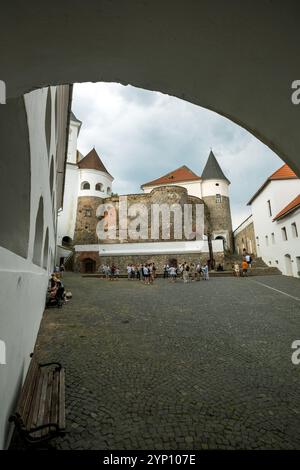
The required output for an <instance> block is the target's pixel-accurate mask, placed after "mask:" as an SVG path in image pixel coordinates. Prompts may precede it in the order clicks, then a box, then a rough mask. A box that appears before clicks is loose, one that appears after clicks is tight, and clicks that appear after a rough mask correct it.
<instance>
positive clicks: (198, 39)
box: [0, 0, 300, 175]
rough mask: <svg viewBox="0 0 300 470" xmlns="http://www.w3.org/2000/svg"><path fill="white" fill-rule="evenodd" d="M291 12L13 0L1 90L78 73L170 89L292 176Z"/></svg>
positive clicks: (5, 13) (144, 2) (167, 3)
mask: <svg viewBox="0 0 300 470" xmlns="http://www.w3.org/2000/svg"><path fill="white" fill-rule="evenodd" d="M299 13H300V2H299V1H298V0H286V1H284V2H283V1H282V0H251V1H250V0H248V1H247V0H244V1H242V2H241V1H240V0H227V1H224V0H215V1H212V0H185V1H184V2H183V1H181V0H163V1H162V0H160V1H158V0H130V1H124V2H120V1H118V0H102V1H101V0H88V1H86V2H84V1H82V0H71V1H70V0H64V1H60V0H59V1H58V0H52V1H51V2H47V3H46V2H41V1H37V0H27V1H26V2H24V1H16V0H11V1H10V2H7V3H6V4H5V5H4V4H3V5H1V20H2V21H1V29H0V74H1V76H0V79H2V80H5V82H6V85H7V93H8V96H9V97H14V96H17V95H20V94H21V93H24V92H28V91H30V90H32V89H34V88H37V87H42V86H45V85H49V84H61V83H74V82H85V81H111V82H120V83H123V84H128V83H130V84H132V85H135V86H138V87H141V88H146V89H149V90H158V91H161V92H163V93H168V94H170V95H174V96H177V97H179V98H183V99H186V100H188V101H191V102H193V103H195V104H199V105H201V106H204V107H206V108H208V109H211V110H214V111H216V112H218V113H220V114H222V115H224V116H226V117H228V118H229V119H231V120H232V121H234V122H236V123H238V124H240V125H241V126H243V127H244V128H245V129H248V130H249V131H250V132H252V133H253V134H254V135H255V136H257V137H258V138H259V139H260V140H261V141H262V142H264V143H265V144H267V145H268V146H269V147H270V148H272V149H273V150H274V151H275V152H276V153H277V154H278V155H279V156H280V157H281V158H283V159H284V160H285V161H286V162H287V163H288V164H289V165H290V166H291V167H292V168H293V169H294V170H295V171H296V172H297V173H298V175H300V132H299V131H300V105H298V106H297V105H294V104H293V103H292V101H291V94H292V89H291V83H292V82H293V81H294V80H297V79H300V54H299V45H300V25H299V17H300V16H299ZM199 133H201V129H199Z"/></svg>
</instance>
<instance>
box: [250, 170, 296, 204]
mask: <svg viewBox="0 0 300 470" xmlns="http://www.w3.org/2000/svg"><path fill="white" fill-rule="evenodd" d="M296 178H298V176H297V175H296V173H294V172H293V170H292V169H291V168H290V167H289V166H288V165H287V164H286V163H285V164H284V165H282V166H281V167H280V168H278V170H276V171H274V173H273V174H272V175H271V176H269V178H268V179H267V180H266V181H265V182H264V184H263V185H262V186H261V187H260V188H259V189H258V191H256V193H255V194H254V196H252V198H251V199H250V201H249V202H248V206H249V205H251V204H252V202H253V201H254V199H256V197H257V196H258V195H259V194H260V193H261V191H262V190H263V189H264V188H265V187H266V186H267V184H268V183H269V182H270V181H275V180H290V179H296Z"/></svg>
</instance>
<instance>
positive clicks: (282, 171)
mask: <svg viewBox="0 0 300 470" xmlns="http://www.w3.org/2000/svg"><path fill="white" fill-rule="evenodd" d="M294 178H298V176H297V175H296V173H294V172H293V170H292V169H291V168H290V167H289V166H288V165H287V164H286V163H285V164H284V165H283V166H282V167H280V168H279V169H278V170H276V171H275V172H274V173H273V174H272V175H271V176H270V177H269V178H268V179H269V180H289V179H294Z"/></svg>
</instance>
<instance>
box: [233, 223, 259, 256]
mask: <svg viewBox="0 0 300 470" xmlns="http://www.w3.org/2000/svg"><path fill="white" fill-rule="evenodd" d="M249 241H250V243H249ZM234 248H235V250H236V252H237V253H239V254H242V253H243V249H244V248H245V249H246V251H248V253H250V254H252V255H253V256H257V252H256V243H255V232H254V224H253V222H251V223H250V224H249V225H247V227H245V228H244V229H243V230H241V231H240V232H238V233H237V234H236V235H234Z"/></svg>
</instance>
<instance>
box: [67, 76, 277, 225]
mask: <svg viewBox="0 0 300 470" xmlns="http://www.w3.org/2000/svg"><path fill="white" fill-rule="evenodd" d="M72 110H73V112H74V113H75V115H76V117H77V118H78V119H80V120H81V121H82V122H83V124H82V128H81V131H80V135H79V141H78V148H79V150H80V152H81V153H83V154H84V155H85V154H86V153H87V152H88V151H89V150H91V148H92V147H95V148H96V150H97V152H98V154H99V155H100V157H101V158H102V160H103V163H104V164H105V166H106V167H107V169H108V171H109V172H110V173H111V174H112V175H113V176H114V178H115V180H114V183H113V191H114V192H116V193H118V194H126V193H135V192H140V185H141V184H143V183H145V182H147V181H150V180H152V179H155V178H158V177H159V176H162V175H164V174H165V173H168V172H169V171H172V170H174V169H175V168H178V167H179V166H181V165H187V166H188V167H189V168H190V169H191V170H193V171H194V172H195V173H197V174H198V175H201V173H202V170H203V167H204V165H205V163H206V160H207V157H208V154H209V151H210V148H212V150H213V152H214V154H215V156H216V157H217V159H218V161H219V163H220V165H221V168H222V169H223V171H224V173H225V175H226V176H227V177H228V178H229V180H230V181H231V186H230V196H231V210H232V221H233V227H234V228H236V227H237V226H238V225H239V224H240V223H241V222H242V221H243V220H244V219H245V218H246V217H247V216H248V215H249V214H250V208H249V207H247V206H246V204H247V202H248V200H249V199H250V197H251V196H252V195H253V194H254V193H255V191H256V190H257V189H258V187H259V186H260V185H261V184H262V183H263V182H264V180H265V179H266V178H267V177H268V176H269V175H270V174H271V173H272V172H273V171H275V170H276V169H277V168H279V167H280V166H281V165H282V164H283V162H282V161H281V159H280V158H279V157H277V155H276V154H274V153H273V152H272V151H271V150H270V149H269V148H268V147H266V146H265V145H264V144H262V143H261V142H260V141H259V140H257V139H256V138H255V137H253V136H252V135H251V134H249V133H248V132H247V131H245V130H244V129H242V128H241V127H239V126H237V125H236V124H234V123H232V122H231V121H229V120H228V119H226V118H224V117H222V116H219V115H218V114H216V113H214V112H212V111H208V110H206V109H204V108H201V107H199V106H195V105H193V104H191V103H188V102H186V101H183V100H180V99H178V98H174V97H171V96H168V95H163V94H161V93H157V92H151V91H146V90H142V89H139V88H134V87H132V86H123V85H119V84H115V83H95V84H94V83H84V84H77V85H75V86H74V94H73V105H72Z"/></svg>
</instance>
